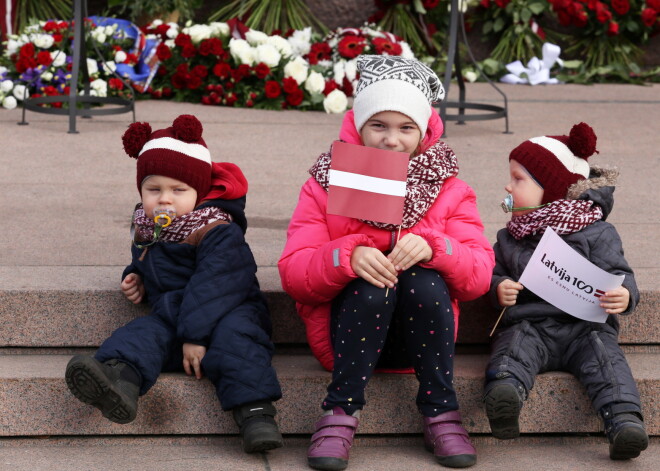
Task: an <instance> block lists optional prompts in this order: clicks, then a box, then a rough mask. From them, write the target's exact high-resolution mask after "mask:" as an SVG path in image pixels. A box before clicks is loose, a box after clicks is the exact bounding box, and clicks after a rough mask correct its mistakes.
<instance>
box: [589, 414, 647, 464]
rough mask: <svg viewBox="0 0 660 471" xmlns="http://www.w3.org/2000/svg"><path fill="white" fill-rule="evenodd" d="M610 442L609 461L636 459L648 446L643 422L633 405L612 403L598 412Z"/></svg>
mask: <svg viewBox="0 0 660 471" xmlns="http://www.w3.org/2000/svg"><path fill="white" fill-rule="evenodd" d="M600 415H601V417H602V418H603V421H604V422H605V433H606V434H607V439H608V440H609V442H610V459H612V460H628V459H630V458H637V457H638V456H639V454H640V453H641V452H642V451H643V450H646V447H648V446H649V436H648V435H647V433H646V430H645V429H644V420H643V418H642V414H641V412H640V411H639V408H638V407H637V406H635V405H634V404H627V403H619V404H617V403H612V404H608V405H607V406H605V407H603V408H602V409H601V410H600Z"/></svg>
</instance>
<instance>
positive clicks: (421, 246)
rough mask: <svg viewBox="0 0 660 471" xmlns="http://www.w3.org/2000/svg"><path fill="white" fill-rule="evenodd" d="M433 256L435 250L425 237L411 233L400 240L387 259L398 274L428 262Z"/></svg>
mask: <svg viewBox="0 0 660 471" xmlns="http://www.w3.org/2000/svg"><path fill="white" fill-rule="evenodd" d="M432 256H433V250H432V249H431V246H430V245H429V244H428V242H426V240H425V239H424V238H423V237H420V236H418V235H416V234H410V233H409V234H406V235H404V236H403V237H401V239H399V242H397V243H396V245H395V246H394V250H392V252H390V254H389V255H388V256H387V258H388V259H389V260H390V262H391V263H392V265H394V268H395V270H396V272H397V273H398V272H402V271H406V270H407V269H408V268H410V267H412V266H413V265H417V264H418V263H419V262H428V261H429V260H431V257H432Z"/></svg>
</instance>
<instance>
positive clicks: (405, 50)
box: [399, 41, 415, 59]
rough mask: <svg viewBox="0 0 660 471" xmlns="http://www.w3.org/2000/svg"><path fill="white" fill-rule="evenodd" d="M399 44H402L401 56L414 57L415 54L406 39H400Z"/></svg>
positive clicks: (405, 57)
mask: <svg viewBox="0 0 660 471" xmlns="http://www.w3.org/2000/svg"><path fill="white" fill-rule="evenodd" d="M399 46H401V57H403V58H404V59H414V58H415V54H414V53H413V52H412V49H410V45H409V44H408V43H407V42H405V41H399Z"/></svg>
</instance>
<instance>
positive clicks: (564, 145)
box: [509, 123, 598, 204]
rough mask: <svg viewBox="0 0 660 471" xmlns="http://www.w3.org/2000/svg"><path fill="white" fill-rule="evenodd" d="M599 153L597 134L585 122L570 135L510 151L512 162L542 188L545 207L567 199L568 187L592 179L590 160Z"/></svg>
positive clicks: (535, 141)
mask: <svg viewBox="0 0 660 471" xmlns="http://www.w3.org/2000/svg"><path fill="white" fill-rule="evenodd" d="M594 152H595V153H598V151H597V150H596V134H595V133H594V130H593V129H591V126H589V125H588V124H586V123H580V124H576V125H574V126H573V128H572V129H571V132H570V134H569V135H568V136H540V137H533V138H532V139H529V140H527V141H525V142H523V143H522V144H520V145H519V146H518V147H516V148H515V149H513V150H512V151H511V154H510V155H509V160H515V161H517V162H518V163H519V164H520V165H522V166H523V167H525V169H527V171H528V172H529V173H530V174H531V175H532V177H533V178H534V180H536V181H537V182H538V183H539V184H540V185H541V186H542V187H543V201H542V202H541V203H542V204H545V203H550V202H552V201H555V200H559V199H563V198H565V197H566V193H567V192H568V187H569V186H571V185H572V184H573V183H576V182H578V181H580V180H584V179H586V178H589V164H588V163H587V159H588V158H589V157H591V156H592V155H593V154H594Z"/></svg>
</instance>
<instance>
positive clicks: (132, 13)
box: [108, 0, 202, 23]
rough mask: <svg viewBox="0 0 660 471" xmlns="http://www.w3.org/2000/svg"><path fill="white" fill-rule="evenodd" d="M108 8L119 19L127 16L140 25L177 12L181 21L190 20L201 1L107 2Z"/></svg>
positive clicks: (152, 0)
mask: <svg viewBox="0 0 660 471" xmlns="http://www.w3.org/2000/svg"><path fill="white" fill-rule="evenodd" d="M108 6H109V7H110V8H113V9H114V8H116V9H117V10H116V11H117V14H118V15H119V16H120V17H121V16H123V17H126V16H127V17H128V19H130V20H131V21H133V22H134V23H140V22H142V21H143V20H144V19H149V20H151V19H154V18H159V17H161V16H166V15H167V14H169V13H172V12H174V11H177V12H179V16H180V18H181V19H182V20H187V19H191V18H192V17H193V15H194V13H195V10H196V9H197V8H199V7H200V6H202V0H129V1H127V0H108Z"/></svg>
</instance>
